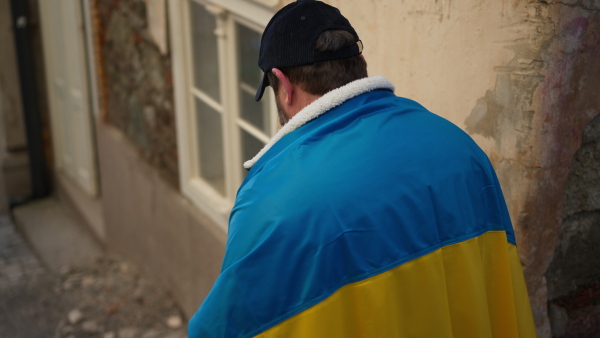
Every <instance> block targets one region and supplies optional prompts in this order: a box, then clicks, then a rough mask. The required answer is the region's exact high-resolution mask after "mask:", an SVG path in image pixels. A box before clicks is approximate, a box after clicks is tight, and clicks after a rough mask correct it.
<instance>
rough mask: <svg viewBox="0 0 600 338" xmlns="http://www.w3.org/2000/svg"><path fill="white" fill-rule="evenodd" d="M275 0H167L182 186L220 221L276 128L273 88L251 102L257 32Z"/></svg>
mask: <svg viewBox="0 0 600 338" xmlns="http://www.w3.org/2000/svg"><path fill="white" fill-rule="evenodd" d="M277 3H278V0H214V1H207V0H177V1H172V2H170V3H169V4H170V7H169V13H170V22H171V44H172V51H173V69H174V80H175V95H176V115H177V133H178V149H179V158H180V161H179V164H180V175H181V180H180V183H181V189H182V191H183V193H184V194H185V195H186V196H187V197H188V198H190V199H191V200H192V201H193V202H194V203H195V204H196V205H197V206H198V207H200V208H201V209H202V210H203V211H205V212H206V213H208V214H209V215H210V216H212V217H213V218H214V219H215V220H216V221H217V222H218V223H219V224H220V225H222V226H223V227H225V226H226V223H227V217H228V214H229V211H230V208H231V206H232V205H233V201H234V199H235V194H236V191H237V188H238V187H239V185H240V184H241V182H242V180H243V179H244V177H245V175H246V171H245V169H244V168H243V167H242V163H243V162H244V161H246V160H248V159H250V158H252V157H253V156H254V155H255V154H256V153H258V151H259V150H260V149H261V148H262V147H263V146H264V145H265V143H267V142H268V141H269V139H270V137H271V135H273V134H274V132H275V131H276V129H277V128H278V124H277V118H276V108H275V105H274V99H273V95H272V92H271V91H267V92H265V96H264V97H263V99H262V100H261V101H260V103H256V102H255V101H254V94H255V93H256V89H257V88H258V85H259V83H260V81H261V79H262V71H261V70H260V69H259V68H258V65H257V63H258V52H259V47H260V38H261V33H262V31H263V30H264V27H265V26H266V24H267V23H268V21H269V19H270V18H271V16H272V15H273V14H274V9H273V6H275V5H277Z"/></svg>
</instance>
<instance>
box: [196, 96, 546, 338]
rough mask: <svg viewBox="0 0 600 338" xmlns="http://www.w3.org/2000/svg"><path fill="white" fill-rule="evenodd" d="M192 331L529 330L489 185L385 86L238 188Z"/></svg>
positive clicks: (468, 158) (458, 140)
mask: <svg viewBox="0 0 600 338" xmlns="http://www.w3.org/2000/svg"><path fill="white" fill-rule="evenodd" d="M189 336H190V337H191V338H196V337H265V338H266V337H303V338H304V337H310V338H314V337H386V338H393V337H478V338H480V337H502V338H507V337H534V336H535V327H534V325H533V319H532V315H531V308H530V305H529V300H528V296H527V292H526V288H525V283H524V280H523V273H522V269H521V264H520V262H519V258H518V255H517V249H516V243H515V236H514V233H513V230H512V226H511V222H510V218H509V215H508V212H507V209H506V205H505V202H504V198H503V196H502V192H501V189H500V185H499V183H498V180H497V178H496V175H495V173H494V170H493V168H492V166H491V164H490V163H489V160H488V158H487V156H486V155H485V154H484V153H483V152H482V151H481V150H480V148H479V147H478V146H477V145H476V144H475V143H474V142H473V141H472V139H471V138H470V137H469V136H468V135H466V134H465V133H464V132H463V131H461V130H460V129H459V128H458V127H456V126H454V125H453V124H451V123H450V122H448V121H446V120H444V119H443V118H441V117H439V116H437V115H434V114H432V113H430V112H428V111H427V110H426V109H425V108H423V107H422V106H420V105H419V104H417V103H416V102H414V101H411V100H408V99H403V98H398V97H396V96H395V95H394V94H393V93H391V92H389V91H387V90H375V91H372V92H370V93H365V94H362V95H359V96H356V97H354V98H352V99H350V100H348V101H346V102H344V103H343V104H341V105H340V106H338V107H336V108H334V109H332V110H330V111H328V112H327V113H326V114H323V115H322V116H320V117H319V118H317V119H314V120H312V121H310V122H309V123H307V124H305V125H303V126H302V127H300V128H298V129H296V130H295V131H293V132H291V133H289V134H287V135H286V136H284V137H283V138H281V139H280V140H279V141H278V142H277V143H275V145H274V146H273V147H272V148H271V149H270V150H269V151H268V152H267V153H266V154H265V155H264V156H263V157H261V158H260V160H258V162H257V163H256V164H255V165H254V166H253V167H252V169H251V171H250V172H249V174H248V176H247V178H246V180H245V181H244V183H243V185H242V186H241V188H240V190H239V191H238V196H237V199H236V203H235V206H234V208H233V210H232V213H231V218H230V228H229V237H228V243H227V248H226V255H225V260H224V262H223V267H222V272H221V275H220V277H219V278H218V279H217V281H216V282H215V285H214V287H213V289H212V291H211V292H210V294H209V295H208V296H207V298H206V300H205V301H204V303H203V304H202V306H201V307H200V309H199V310H198V312H197V313H196V314H195V315H194V317H193V318H192V319H191V320H190V323H189Z"/></svg>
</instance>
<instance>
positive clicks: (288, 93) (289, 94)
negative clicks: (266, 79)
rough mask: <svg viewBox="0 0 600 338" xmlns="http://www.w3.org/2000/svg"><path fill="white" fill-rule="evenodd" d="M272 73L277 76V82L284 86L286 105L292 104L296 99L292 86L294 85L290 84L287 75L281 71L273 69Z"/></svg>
mask: <svg viewBox="0 0 600 338" xmlns="http://www.w3.org/2000/svg"><path fill="white" fill-rule="evenodd" d="M271 72H272V73H273V74H275V76H276V77H277V80H279V85H280V86H283V92H284V94H285V103H287V104H291V103H292V100H293V97H294V96H293V95H294V88H293V86H292V83H291V82H290V80H289V79H288V77H287V76H285V74H283V72H282V71H281V70H279V69H277V68H273V69H271Z"/></svg>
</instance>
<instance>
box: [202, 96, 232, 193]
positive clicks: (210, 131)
mask: <svg viewBox="0 0 600 338" xmlns="http://www.w3.org/2000/svg"><path fill="white" fill-rule="evenodd" d="M195 101H196V117H197V123H198V143H199V145H198V149H199V152H200V173H199V174H200V177H202V178H203V179H204V181H206V182H207V183H209V184H210V185H211V186H212V187H213V188H215V190H217V191H218V192H219V193H221V195H223V196H225V165H224V160H223V128H222V126H221V120H222V118H221V114H220V113H219V112H217V111H216V110H214V109H212V108H211V107H209V106H208V105H206V103H204V102H202V100H199V99H198V98H196V100H195Z"/></svg>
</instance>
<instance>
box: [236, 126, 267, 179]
mask: <svg viewBox="0 0 600 338" xmlns="http://www.w3.org/2000/svg"><path fill="white" fill-rule="evenodd" d="M240 134H241V135H240V136H241V137H240V139H241V142H242V163H244V162H246V161H248V160H250V159H252V158H253V157H254V156H255V155H256V154H258V152H259V151H260V150H261V149H262V148H263V147H264V146H265V144H264V143H262V141H260V140H258V139H257V138H256V137H254V136H252V135H251V134H250V133H248V132H247V131H245V130H244V129H240ZM242 170H243V174H242V177H244V176H246V173H247V171H246V169H244V168H242Z"/></svg>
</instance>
